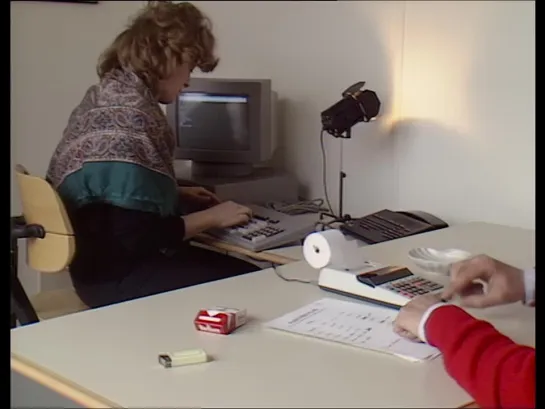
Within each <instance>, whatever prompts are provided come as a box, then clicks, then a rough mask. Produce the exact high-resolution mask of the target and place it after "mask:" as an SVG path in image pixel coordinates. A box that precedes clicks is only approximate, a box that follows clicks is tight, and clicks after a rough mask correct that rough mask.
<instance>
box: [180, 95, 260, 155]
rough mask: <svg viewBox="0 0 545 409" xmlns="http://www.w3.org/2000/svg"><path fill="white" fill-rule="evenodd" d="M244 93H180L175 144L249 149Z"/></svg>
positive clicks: (232, 149) (223, 148)
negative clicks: (176, 142) (176, 140)
mask: <svg viewBox="0 0 545 409" xmlns="http://www.w3.org/2000/svg"><path fill="white" fill-rule="evenodd" d="M248 100H249V99H248V96H247V95H232V94H220V93H205V92H184V93H182V94H180V96H179V103H178V127H179V129H178V138H179V140H178V144H179V146H180V147H183V149H194V150H199V149H203V150H214V151H243V150H249V149H250V143H251V141H250V132H249V123H248V120H249V116H248Z"/></svg>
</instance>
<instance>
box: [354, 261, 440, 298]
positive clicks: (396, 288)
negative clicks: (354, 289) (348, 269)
mask: <svg viewBox="0 0 545 409" xmlns="http://www.w3.org/2000/svg"><path fill="white" fill-rule="evenodd" d="M357 280H358V281H359V282H360V283H362V284H365V285H367V286H369V287H370V288H372V290H371V291H374V292H375V293H376V295H377V297H378V298H377V301H380V298H384V301H387V299H390V298H391V299H392V301H394V300H395V299H399V301H398V302H395V304H399V305H404V304H406V303H407V302H408V301H409V300H411V299H412V298H414V297H416V296H418V295H423V294H428V293H436V292H438V291H440V290H442V289H443V286H442V285H441V284H439V283H436V282H434V281H431V280H428V279H426V278H423V277H419V276H417V275H414V274H413V273H412V272H411V271H410V270H409V269H408V268H406V267H385V268H381V269H379V270H375V271H368V272H364V273H362V274H358V275H357Z"/></svg>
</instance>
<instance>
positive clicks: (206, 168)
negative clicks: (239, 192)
mask: <svg viewBox="0 0 545 409" xmlns="http://www.w3.org/2000/svg"><path fill="white" fill-rule="evenodd" d="M253 171H254V167H253V166H252V165H251V164H247V163H215V162H193V163H192V165H191V174H192V175H193V177H196V178H199V177H204V178H233V177H235V178H236V177H243V176H249V175H251V174H252V173H253Z"/></svg>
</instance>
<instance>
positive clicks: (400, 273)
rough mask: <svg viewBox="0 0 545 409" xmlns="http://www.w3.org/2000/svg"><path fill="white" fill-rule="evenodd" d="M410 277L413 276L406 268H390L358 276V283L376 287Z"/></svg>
mask: <svg viewBox="0 0 545 409" xmlns="http://www.w3.org/2000/svg"><path fill="white" fill-rule="evenodd" d="M411 276H414V274H413V273H412V272H411V270H409V269H408V268H406V267H397V266H391V267H384V268H381V269H378V270H373V271H368V272H365V273H362V274H359V275H358V281H359V282H361V283H364V284H367V285H370V286H371V287H376V286H379V285H382V284H386V283H389V282H391V281H395V280H401V279H403V278H408V277H411Z"/></svg>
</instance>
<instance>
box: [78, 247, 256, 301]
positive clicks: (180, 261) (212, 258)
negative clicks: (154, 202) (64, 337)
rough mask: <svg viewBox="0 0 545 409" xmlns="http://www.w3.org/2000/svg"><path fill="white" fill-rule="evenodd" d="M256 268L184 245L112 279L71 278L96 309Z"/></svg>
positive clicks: (209, 251) (79, 292)
mask: <svg viewBox="0 0 545 409" xmlns="http://www.w3.org/2000/svg"><path fill="white" fill-rule="evenodd" d="M258 270H259V267H257V266H255V265H254V264H251V263H248V262H246V261H243V260H240V259H237V258H234V257H230V256H227V255H223V254H220V253H216V252H214V251H211V250H206V249H202V248H199V247H194V246H190V247H189V246H188V248H186V249H184V251H183V252H180V253H176V254H174V255H170V256H169V255H160V256H157V257H156V258H153V259H150V260H149V261H147V262H144V263H142V264H140V265H138V266H136V267H134V268H133V269H132V270H131V271H130V272H129V274H127V275H126V276H125V277H124V278H121V279H119V280H116V281H109V282H102V283H93V284H88V283H81V282H78V281H77V280H74V278H72V281H73V284H74V288H75V290H76V292H77V294H78V295H79V297H80V298H81V300H82V301H83V302H84V303H85V304H86V305H88V306H89V307H91V308H98V307H103V306H106V305H110V304H115V303H119V302H123V301H128V300H133V299H136V298H141V297H146V296H149V295H153V294H160V293H164V292H167V291H172V290H177V289H180V288H184V287H190V286H193V285H197V284H202V283H207V282H211V281H216V280H221V279H224V278H229V277H234V276H237V275H242V274H247V273H251V272H254V271H258Z"/></svg>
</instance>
